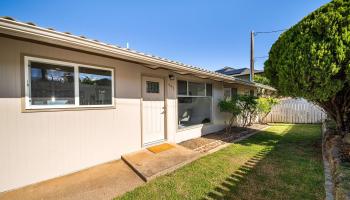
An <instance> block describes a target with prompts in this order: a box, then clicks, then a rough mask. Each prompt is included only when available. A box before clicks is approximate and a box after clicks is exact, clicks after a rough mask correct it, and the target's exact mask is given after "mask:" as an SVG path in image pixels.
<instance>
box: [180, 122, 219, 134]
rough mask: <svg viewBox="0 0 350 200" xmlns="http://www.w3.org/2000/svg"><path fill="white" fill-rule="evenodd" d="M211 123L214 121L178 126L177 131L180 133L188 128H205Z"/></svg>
mask: <svg viewBox="0 0 350 200" xmlns="http://www.w3.org/2000/svg"><path fill="white" fill-rule="evenodd" d="M210 125H213V123H212V122H210V123H204V124H197V125H191V126H187V127H184V128H179V127H177V131H176V132H178V133H179V132H182V131H187V130H191V129H196V128H203V127H205V126H210Z"/></svg>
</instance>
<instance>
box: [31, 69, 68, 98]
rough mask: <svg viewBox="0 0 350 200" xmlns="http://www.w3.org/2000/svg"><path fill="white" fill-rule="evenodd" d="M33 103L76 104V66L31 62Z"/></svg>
mask: <svg viewBox="0 0 350 200" xmlns="http://www.w3.org/2000/svg"><path fill="white" fill-rule="evenodd" d="M30 76H31V90H30V95H31V104H32V105H64V104H74V68H73V67H67V66H59V65H53V64H46V63H38V62H30Z"/></svg>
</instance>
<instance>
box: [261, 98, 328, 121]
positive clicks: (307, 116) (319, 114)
mask: <svg viewBox="0 0 350 200" xmlns="http://www.w3.org/2000/svg"><path fill="white" fill-rule="evenodd" d="M326 118H327V115H326V114H325V113H324V112H323V110H322V109H321V108H320V107H318V106H317V105H315V104H313V103H310V102H308V101H306V100H305V99H284V100H280V102H279V104H277V105H275V106H274V107H273V108H272V111H271V113H269V114H268V115H267V117H266V118H265V120H264V121H265V122H272V123H273V122H283V123H301V124H312V123H321V122H322V121H323V120H325V119H326Z"/></svg>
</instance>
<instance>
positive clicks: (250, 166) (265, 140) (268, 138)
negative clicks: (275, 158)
mask: <svg viewBox="0 0 350 200" xmlns="http://www.w3.org/2000/svg"><path fill="white" fill-rule="evenodd" d="M297 126H298V125H294V126H292V128H289V129H287V130H286V134H282V135H277V134H276V133H273V132H269V131H263V134H257V135H255V136H253V137H251V138H250V139H248V140H243V141H241V142H239V144H241V145H247V146H250V145H254V144H257V145H264V146H266V147H265V148H264V149H263V150H261V151H260V152H258V153H257V154H255V155H254V156H253V157H251V158H250V159H249V160H248V161H246V162H245V163H244V164H243V165H242V166H241V167H240V168H239V169H238V170H236V171H235V172H234V173H232V174H231V175H230V176H229V177H227V178H226V179H225V180H224V181H223V182H222V183H221V184H220V185H219V186H217V187H216V188H215V189H214V190H213V191H210V192H209V193H207V195H206V196H205V197H204V198H203V200H207V199H230V198H231V197H232V195H234V193H235V191H237V187H238V184H239V183H242V181H244V180H245V179H246V178H247V176H248V175H249V174H250V173H251V172H252V170H254V169H255V168H257V167H259V165H258V164H259V162H261V161H262V160H263V159H265V158H266V157H267V156H268V155H269V154H271V153H272V152H273V151H275V147H276V146H277V144H280V143H282V142H284V143H290V142H291V141H290V140H292V143H295V142H297V143H299V140H298V139H297V140H296V141H294V138H293V139H290V135H295V131H294V130H295V129H297ZM292 137H294V136H292ZM303 145H305V144H303Z"/></svg>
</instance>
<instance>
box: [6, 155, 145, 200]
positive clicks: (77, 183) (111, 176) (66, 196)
mask: <svg viewBox="0 0 350 200" xmlns="http://www.w3.org/2000/svg"><path fill="white" fill-rule="evenodd" d="M142 184H144V181H143V180H142V179H141V178H140V177H139V176H138V175H137V174H135V172H134V171H133V170H132V169H130V168H129V167H128V166H127V165H126V164H125V163H124V162H123V161H122V160H118V161H114V162H110V163H106V164H102V165H98V166H96V167H92V168H89V169H86V170H83V171H80V172H77V173H73V174H70V175H67V176H62V177H59V178H55V179H51V180H49V181H44V182H41V183H38V184H34V185H30V186H27V187H24V188H21V189H18V190H14V191H10V192H5V193H2V194H0V200H54V199H55V200H57V199H59V200H73V199H74V200H76V199H83V200H97V199H98V200H105V199H106V200H107V199H108V200H110V199H113V198H114V197H116V196H118V195H121V194H123V193H125V192H127V191H130V190H132V189H134V188H135V187H137V186H140V185H142Z"/></svg>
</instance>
